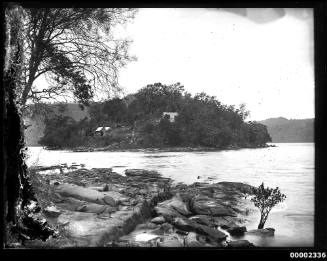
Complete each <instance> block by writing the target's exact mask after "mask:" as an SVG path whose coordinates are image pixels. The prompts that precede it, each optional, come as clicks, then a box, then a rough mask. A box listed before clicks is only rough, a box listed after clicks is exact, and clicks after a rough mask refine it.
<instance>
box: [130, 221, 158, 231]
mask: <svg viewBox="0 0 327 261" xmlns="http://www.w3.org/2000/svg"><path fill="white" fill-rule="evenodd" d="M156 228H159V226H158V225H156V224H154V223H152V222H146V223H143V224H139V225H137V226H136V228H135V230H142V229H156Z"/></svg>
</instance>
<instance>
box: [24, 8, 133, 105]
mask: <svg viewBox="0 0 327 261" xmlns="http://www.w3.org/2000/svg"><path fill="white" fill-rule="evenodd" d="M135 11H136V10H135V9H129V8H24V13H25V16H24V34H25V35H24V37H23V39H24V55H25V59H24V61H23V65H24V66H23V69H24V73H23V75H24V80H23V84H22V86H23V87H22V89H21V90H20V93H19V96H20V97H19V99H20V103H21V104H22V105H25V104H26V101H27V100H32V101H34V102H39V101H40V100H44V99H57V98H58V97H59V96H61V97H65V98H68V97H69V98H75V99H76V100H77V101H78V102H80V103H82V104H87V103H88V102H89V101H90V100H91V99H92V98H93V96H95V95H97V94H99V95H100V96H103V95H108V94H110V93H111V92H112V91H114V92H116V91H119V90H120V88H119V84H118V71H119V69H120V68H122V67H124V66H125V65H126V63H127V62H129V61H132V60H134V57H131V56H130V55H129V54H128V47H129V44H130V41H128V40H126V39H117V38H116V37H115V36H114V34H113V30H112V28H113V27H114V26H115V25H118V24H124V23H126V22H128V21H129V20H131V19H133V18H134V15H135ZM41 75H42V76H45V78H46V79H47V81H48V83H49V84H50V86H49V87H47V88H44V89H40V88H36V87H35V86H34V85H33V83H34V82H35V80H36V79H38V77H40V76H41Z"/></svg>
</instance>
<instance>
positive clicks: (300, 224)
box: [27, 143, 314, 246]
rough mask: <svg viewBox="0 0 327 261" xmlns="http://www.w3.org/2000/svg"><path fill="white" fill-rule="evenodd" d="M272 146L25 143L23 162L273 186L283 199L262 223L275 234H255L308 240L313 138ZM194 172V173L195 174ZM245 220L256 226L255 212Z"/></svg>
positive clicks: (281, 240) (279, 241)
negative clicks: (78, 148)
mask: <svg viewBox="0 0 327 261" xmlns="http://www.w3.org/2000/svg"><path fill="white" fill-rule="evenodd" d="M276 145H277V146H278V147H272V148H263V149H240V150H229V151H227V150H226V151H219V152H151V153H150V152H69V151H48V150H44V149H42V148H41V147H30V148H29V155H30V157H29V158H28V160H27V164H28V165H32V164H36V165H42V166H51V165H55V164H61V163H67V164H71V163H77V164H81V163H84V164H85V165H86V167H87V168H93V167H94V168H101V167H112V168H113V170H114V171H116V172H118V173H123V171H124V170H125V169H126V168H144V169H154V170H158V171H159V172H160V173H162V174H163V175H164V176H166V177H170V178H172V179H173V180H175V181H176V182H184V183H188V184H190V183H193V182H196V181H204V182H209V183H212V182H220V181H235V182H244V183H247V184H250V185H253V186H258V185H260V184H261V182H264V183H265V185H267V186H269V187H276V186H278V187H279V188H280V189H281V192H282V193H284V194H286V196H287V199H286V200H285V202H284V203H283V204H280V205H279V206H277V207H276V208H275V209H274V210H273V211H272V212H271V213H270V215H269V217H268V220H267V222H266V225H265V227H274V228H275V229H276V232H275V237H273V238H269V239H267V240H264V241H263V240H258V238H255V237H252V238H251V237H248V238H247V239H249V240H250V241H251V242H253V243H255V244H256V245H261V246H313V232H314V143H278V144H276ZM198 176H200V178H199V179H198V178H197V177H198ZM250 219H251V221H250V222H249V223H247V224H246V226H247V228H248V229H254V228H256V226H257V224H258V223H259V213H253V214H252V215H251V218H250Z"/></svg>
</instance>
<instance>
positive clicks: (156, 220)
mask: <svg viewBox="0 0 327 261" xmlns="http://www.w3.org/2000/svg"><path fill="white" fill-rule="evenodd" d="M151 222H152V223H154V224H163V223H165V222H166V219H165V218H164V217H163V216H159V217H155V218H153V219H151Z"/></svg>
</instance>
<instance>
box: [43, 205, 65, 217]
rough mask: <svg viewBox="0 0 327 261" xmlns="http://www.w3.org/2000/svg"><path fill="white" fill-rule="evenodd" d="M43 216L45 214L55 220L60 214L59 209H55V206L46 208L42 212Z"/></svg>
mask: <svg viewBox="0 0 327 261" xmlns="http://www.w3.org/2000/svg"><path fill="white" fill-rule="evenodd" d="M43 212H44V214H46V215H47V216H48V217H53V218H56V217H58V216H59V215H60V214H61V212H60V210H59V209H57V208H56V207H55V206H49V207H46V208H45V209H44V210H43Z"/></svg>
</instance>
